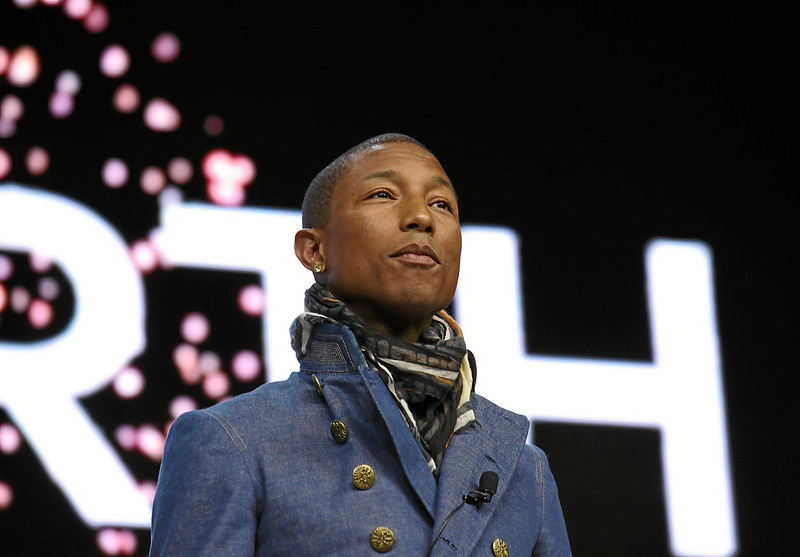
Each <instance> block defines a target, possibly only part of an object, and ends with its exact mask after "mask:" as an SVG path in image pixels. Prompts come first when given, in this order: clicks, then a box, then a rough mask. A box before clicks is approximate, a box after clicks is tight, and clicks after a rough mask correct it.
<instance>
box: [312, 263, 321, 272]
mask: <svg viewBox="0 0 800 557" xmlns="http://www.w3.org/2000/svg"><path fill="white" fill-rule="evenodd" d="M314 272H315V273H321V272H322V265H320V264H319V263H314Z"/></svg>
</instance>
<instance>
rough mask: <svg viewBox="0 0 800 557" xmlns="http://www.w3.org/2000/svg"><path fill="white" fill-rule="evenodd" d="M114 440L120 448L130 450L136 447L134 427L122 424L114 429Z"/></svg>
mask: <svg viewBox="0 0 800 557" xmlns="http://www.w3.org/2000/svg"><path fill="white" fill-rule="evenodd" d="M114 440H115V441H116V442H117V445H119V446H120V447H121V448H122V449H124V450H126V451H132V450H133V449H135V448H136V428H135V427H133V426H132V425H130V424H123V425H121V426H119V427H118V428H117V429H115V430H114Z"/></svg>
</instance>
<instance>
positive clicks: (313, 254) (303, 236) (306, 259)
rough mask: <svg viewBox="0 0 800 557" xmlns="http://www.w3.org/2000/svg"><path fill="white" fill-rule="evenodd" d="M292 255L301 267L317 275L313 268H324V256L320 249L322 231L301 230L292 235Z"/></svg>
mask: <svg viewBox="0 0 800 557" xmlns="http://www.w3.org/2000/svg"><path fill="white" fill-rule="evenodd" d="M294 253H295V255H296V256H297V259H299V260H300V263H302V264H303V267H305V268H306V269H308V270H309V271H313V272H314V273H315V274H318V273H319V271H317V270H316V269H315V268H314V267H315V265H319V267H317V268H318V269H324V268H325V255H324V252H323V249H322V230H320V229H319V228H302V229H300V230H298V231H297V234H295V235H294Z"/></svg>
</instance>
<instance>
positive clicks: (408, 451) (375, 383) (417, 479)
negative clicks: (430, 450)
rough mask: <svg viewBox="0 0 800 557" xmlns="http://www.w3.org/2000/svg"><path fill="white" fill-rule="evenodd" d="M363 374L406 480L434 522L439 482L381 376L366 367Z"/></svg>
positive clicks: (362, 369)
mask: <svg viewBox="0 0 800 557" xmlns="http://www.w3.org/2000/svg"><path fill="white" fill-rule="evenodd" d="M360 371H361V375H362V377H363V379H364V382H365V383H366V385H367V389H368V390H369V393H370V396H372V399H373V401H374V402H375V405H376V406H377V407H378V411H379V412H380V413H381V416H382V417H383V421H384V422H385V423H386V427H387V428H388V429H389V436H390V437H391V438H392V442H393V443H394V447H395V450H396V452H397V457H398V458H399V460H400V464H401V466H402V467H403V471H404V472H405V474H406V478H408V481H409V483H410V484H411V486H412V487H413V488H414V491H415V492H416V494H417V496H418V497H419V498H420V500H422V503H423V504H424V505H425V508H426V509H427V511H428V514H429V515H430V517H431V519H433V517H434V509H435V508H436V480H435V479H434V477H433V474H432V473H431V471H430V469H429V468H428V463H427V462H426V461H425V457H424V456H423V455H422V451H421V450H420V447H419V445H418V444H417V440H416V439H414V436H413V435H412V434H411V431H410V430H409V429H408V424H406V422H405V419H404V418H403V415H402V414H401V413H400V410H399V409H398V408H397V403H396V402H395V401H394V399H393V398H392V394H391V393H390V392H389V389H387V388H386V385H384V384H383V382H382V381H381V379H380V377H378V374H377V373H375V372H373V371H372V370H369V369H366V368H361V369H360Z"/></svg>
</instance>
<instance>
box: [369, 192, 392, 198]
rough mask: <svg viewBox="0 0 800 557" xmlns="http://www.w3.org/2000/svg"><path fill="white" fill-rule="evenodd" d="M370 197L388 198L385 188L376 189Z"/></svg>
mask: <svg viewBox="0 0 800 557" xmlns="http://www.w3.org/2000/svg"><path fill="white" fill-rule="evenodd" d="M370 197H377V198H379V199H389V192H388V191H385V190H381V191H376V192H375V193H373V194H372V195H371V196H370Z"/></svg>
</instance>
